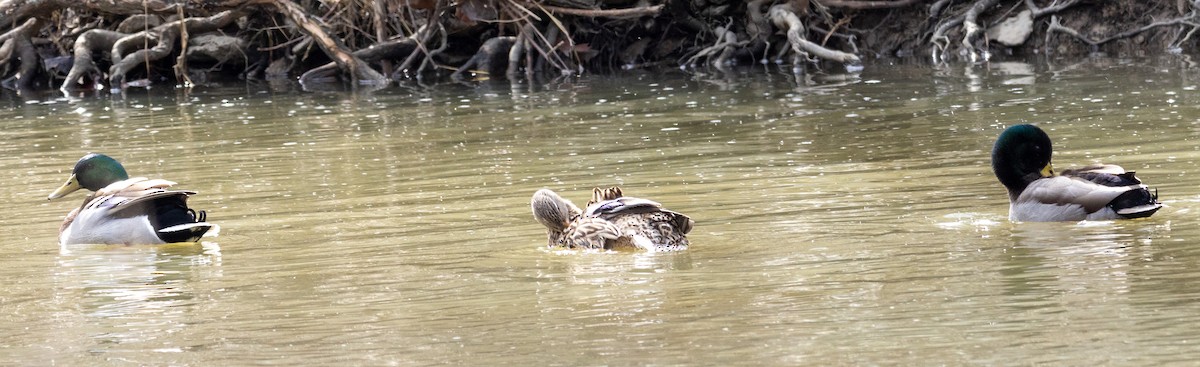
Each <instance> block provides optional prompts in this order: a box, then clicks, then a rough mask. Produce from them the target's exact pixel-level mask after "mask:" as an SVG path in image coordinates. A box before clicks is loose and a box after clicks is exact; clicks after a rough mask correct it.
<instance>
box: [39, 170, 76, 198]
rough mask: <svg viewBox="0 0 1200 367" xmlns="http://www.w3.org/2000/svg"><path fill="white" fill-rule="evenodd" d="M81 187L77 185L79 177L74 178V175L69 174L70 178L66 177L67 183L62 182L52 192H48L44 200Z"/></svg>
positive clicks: (61, 195) (65, 194) (63, 194)
mask: <svg viewBox="0 0 1200 367" xmlns="http://www.w3.org/2000/svg"><path fill="white" fill-rule="evenodd" d="M82 188H83V186H79V179H78V178H75V175H71V178H68V179H67V183H64V184H63V185H62V186H61V187H59V188H58V190H54V192H52V193H50V196H48V197H46V200H54V199H58V198H61V197H63V196H67V194H70V193H72V192H75V190H79V189H82Z"/></svg>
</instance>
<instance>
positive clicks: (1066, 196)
mask: <svg viewBox="0 0 1200 367" xmlns="http://www.w3.org/2000/svg"><path fill="white" fill-rule="evenodd" d="M1145 188H1146V186H1145V185H1141V184H1137V185H1130V186H1107V185H1101V184H1097V183H1095V182H1092V181H1090V180H1087V179H1084V178H1079V177H1067V176H1055V177H1051V178H1045V179H1041V180H1037V181H1034V182H1032V183H1030V184H1029V187H1026V188H1025V191H1024V192H1022V193H1021V195H1020V196H1019V197H1018V198H1017V201H1018V202H1036V203H1041V204H1056V205H1079V206H1081V207H1083V209H1084V210H1085V211H1087V212H1088V213H1093V212H1096V211H1098V210H1100V209H1103V208H1104V207H1105V206H1107V205H1108V204H1109V203H1111V202H1112V201H1113V199H1116V198H1117V197H1118V196H1121V194H1124V193H1126V192H1128V191H1131V190H1144V189H1145Z"/></svg>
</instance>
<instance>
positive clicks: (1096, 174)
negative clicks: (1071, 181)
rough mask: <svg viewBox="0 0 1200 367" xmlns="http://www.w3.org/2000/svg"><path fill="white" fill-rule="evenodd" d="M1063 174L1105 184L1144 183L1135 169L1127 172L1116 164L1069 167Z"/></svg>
mask: <svg viewBox="0 0 1200 367" xmlns="http://www.w3.org/2000/svg"><path fill="white" fill-rule="evenodd" d="M1061 175H1063V176H1067V177H1077V178H1080V179H1084V180H1088V181H1091V182H1094V183H1097V184H1101V185H1104V186H1130V185H1138V184H1141V183H1142V180H1139V179H1138V178H1137V176H1135V175H1134V172H1133V171H1128V172H1126V171H1125V169H1124V168H1121V166H1118V165H1115V164H1093V165H1090V166H1087V167H1083V168H1078V169H1068V170H1064V171H1062V173H1061Z"/></svg>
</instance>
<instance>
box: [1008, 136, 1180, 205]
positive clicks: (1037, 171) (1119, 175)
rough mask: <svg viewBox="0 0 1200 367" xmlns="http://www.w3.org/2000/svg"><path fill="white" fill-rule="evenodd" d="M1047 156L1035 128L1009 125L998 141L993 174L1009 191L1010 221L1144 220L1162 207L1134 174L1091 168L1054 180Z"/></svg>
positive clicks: (1065, 173)
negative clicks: (1143, 218)
mask: <svg viewBox="0 0 1200 367" xmlns="http://www.w3.org/2000/svg"><path fill="white" fill-rule="evenodd" d="M1050 153H1051V149H1050V137H1049V136H1047V135H1046V132H1045V131H1042V129H1040V128H1038V127H1037V126H1033V125H1016V126H1011V127H1009V128H1008V129H1005V130H1004V132H1003V133H1000V137H999V138H997V139H996V146H995V147H994V148H992V171H994V172H995V173H996V178H999V179H1000V183H1003V184H1004V187H1005V188H1007V189H1008V199H1009V203H1010V205H1009V213H1008V219H1009V220H1012V221H1029V222H1052V221H1079V220H1107V219H1121V218H1142V217H1149V216H1150V215H1152V214H1154V212H1155V211H1158V209H1159V208H1161V207H1162V204H1161V203H1159V202H1158V194H1156V193H1155V194H1151V193H1150V190H1149V189H1147V187H1146V185H1143V184H1142V181H1141V180H1138V179H1137V177H1134V175H1133V172H1125V170H1124V169H1122V168H1121V167H1118V166H1114V165H1101V164H1095V165H1090V166H1087V167H1084V168H1080V169H1074V170H1066V171H1063V172H1062V174H1059V175H1055V174H1054V170H1053V169H1052V168H1051V166H1050Z"/></svg>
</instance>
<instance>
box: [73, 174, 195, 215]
mask: <svg viewBox="0 0 1200 367" xmlns="http://www.w3.org/2000/svg"><path fill="white" fill-rule="evenodd" d="M174 185H175V183H174V182H171V181H167V180H162V179H153V180H151V179H147V178H145V177H134V178H131V179H128V180H124V181H117V182H114V183H112V184H110V185H108V186H107V187H105V188H103V189H100V190H98V191H96V194H95V197H96V199H95V200H92V203H90V204H91V205H88V206H94V207H106V208H108V211H109V213H110V214H115V213H118V212H121V211H122V210H125V209H128V208H132V207H136V205H135V204H138V203H143V202H148V201H153V200H156V199H161V198H166V197H174V196H183V197H184V198H185V199H186V198H187V197H188V196H191V195H195V194H196V192H195V191H184V190H168V188H170V187H171V186H174Z"/></svg>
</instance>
